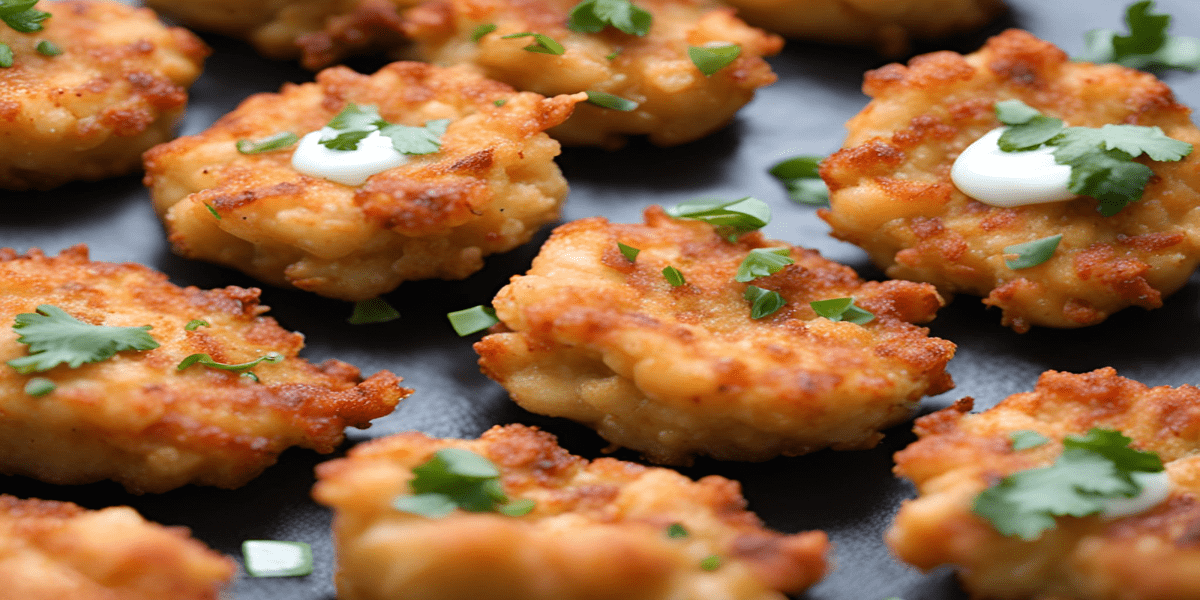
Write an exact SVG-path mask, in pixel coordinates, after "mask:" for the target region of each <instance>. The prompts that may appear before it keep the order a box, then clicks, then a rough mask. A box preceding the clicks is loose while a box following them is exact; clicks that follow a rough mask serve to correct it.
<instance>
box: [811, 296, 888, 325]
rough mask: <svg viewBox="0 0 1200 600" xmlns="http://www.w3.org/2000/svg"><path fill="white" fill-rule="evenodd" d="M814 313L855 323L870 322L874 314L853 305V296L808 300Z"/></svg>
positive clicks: (834, 319)
mask: <svg viewBox="0 0 1200 600" xmlns="http://www.w3.org/2000/svg"><path fill="white" fill-rule="evenodd" d="M808 305H809V306H811V307H812V309H813V310H814V311H816V313H817V314H818V315H820V316H822V317H825V318H826V319H829V320H830V321H846V322H847V323H854V324H855V325H863V324H865V323H870V322H871V321H872V320H873V319H875V315H873V314H871V312H870V311H867V310H863V309H861V308H859V307H857V306H855V305H854V298H852V297H851V298H830V299H828V300H817V301H814V302H809V303H808Z"/></svg>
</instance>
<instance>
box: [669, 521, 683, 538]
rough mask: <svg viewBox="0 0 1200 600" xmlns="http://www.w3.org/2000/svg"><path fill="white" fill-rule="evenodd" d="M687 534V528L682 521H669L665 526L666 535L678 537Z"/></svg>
mask: <svg viewBox="0 0 1200 600" xmlns="http://www.w3.org/2000/svg"><path fill="white" fill-rule="evenodd" d="M687 536H688V530H687V528H685V527H684V526H683V523H671V524H670V525H668V526H667V537H669V538H672V539H680V538H685V537H687Z"/></svg>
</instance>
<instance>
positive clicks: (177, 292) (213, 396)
mask: <svg viewBox="0 0 1200 600" xmlns="http://www.w3.org/2000/svg"><path fill="white" fill-rule="evenodd" d="M258 294H259V290H257V289H242V288H238V287H233V286H230V287H227V288H225V289H218V290H209V291H204V290H200V289H197V288H194V287H188V288H180V287H178V286H175V285H173V284H171V283H169V282H168V281H167V278H166V276H165V275H163V274H162V273H159V272H157V271H154V270H151V269H149V268H147V267H143V266H141V265H135V264H113V263H103V262H89V261H88V259H87V249H86V248H85V247H83V246H76V247H74V248H71V249H68V250H65V251H63V253H62V254H60V255H59V256H57V257H54V258H49V257H46V256H44V255H43V254H42V253H41V252H40V251H37V250H31V251H30V252H29V253H28V254H26V255H24V256H19V255H17V253H16V252H14V251H12V250H11V249H7V248H5V249H0V324H2V325H3V326H2V327H0V363H2V362H5V361H8V360H12V359H14V358H17V357H20V356H25V355H27V354H28V348H29V347H28V346H27V345H25V344H21V343H18V342H17V341H16V340H17V336H18V333H17V332H16V331H14V330H13V328H12V326H11V324H12V323H13V322H14V319H15V317H16V315H17V314H20V313H32V312H34V310H35V309H36V308H37V307H38V306H39V305H41V304H51V305H54V306H57V307H59V308H61V309H63V310H64V311H66V312H67V313H68V314H70V315H71V316H73V317H75V318H77V319H79V320H81V321H84V322H87V323H92V324H96V325H110V326H119V327H130V326H142V325H151V326H152V327H153V329H151V330H150V335H152V336H153V337H154V339H155V340H156V341H158V343H159V344H160V346H159V347H158V348H157V349H154V350H149V351H145V352H120V353H118V354H117V355H116V356H114V357H113V358H111V359H109V360H105V361H102V362H98V363H90V364H85V365H82V366H80V367H79V368H77V369H71V368H68V367H67V366H66V365H59V366H57V367H55V368H53V369H51V370H49V371H46V372H44V373H33V374H29V375H21V374H19V373H17V371H16V370H15V369H13V368H11V367H9V366H7V365H3V364H0V472H4V473H7V474H17V475H27V476H30V477H35V478H37V479H41V480H43V481H47V482H50V483H58V484H78V483H90V482H93V481H99V480H102V479H113V480H115V481H117V482H119V483H120V484H122V485H124V486H125V488H126V489H127V490H129V491H131V492H133V493H143V492H163V491H166V490H170V489H173V488H176V487H179V486H181V485H184V484H187V483H196V484H201V485H215V486H219V487H226V488H233V487H238V486H240V485H242V484H244V483H246V482H247V481H249V480H250V479H252V478H254V477H255V476H257V475H258V474H259V473H260V472H262V470H263V469H264V468H266V467H268V466H270V465H272V464H274V463H275V459H276V457H277V456H278V455H279V453H280V452H283V450H284V449H286V448H287V447H289V446H293V445H295V446H301V447H305V448H311V449H313V450H316V451H318V452H324V453H327V452H332V451H333V450H334V448H335V447H336V446H337V445H338V444H340V443H341V441H342V438H343V430H344V429H345V427H346V426H348V425H353V426H355V427H367V426H368V425H369V424H370V421H371V420H372V419H375V418H378V417H382V416H384V415H386V414H388V413H390V412H392V410H393V409H394V408H395V407H396V404H397V402H399V401H400V399H401V398H403V397H404V396H407V395H408V394H409V393H410V392H411V390H408V389H405V388H403V387H400V385H399V384H400V378H399V377H396V376H395V375H392V374H391V373H389V372H387V371H380V372H379V373H376V374H375V375H372V376H371V377H370V378H368V379H367V380H366V381H362V380H361V378H360V377H359V371H358V369H356V368H354V367H353V366H351V365H348V364H346V363H343V362H340V361H336V360H329V361H326V362H324V363H322V364H321V365H319V366H314V365H311V364H309V363H308V362H307V361H305V360H304V359H301V358H297V357H296V353H297V352H299V350H300V348H301V347H302V346H303V345H304V343H303V336H301V335H300V334H298V333H291V332H288V331H285V330H284V329H282V328H281V327H279V325H278V324H276V323H275V320H274V319H272V318H270V317H264V316H261V315H262V313H263V312H265V311H266V310H267V308H266V307H265V306H260V305H259V304H258ZM193 319H202V320H204V321H207V322H208V323H209V324H210V326H208V327H199V328H196V329H195V330H194V331H186V330H185V329H184V326H185V325H186V324H187V323H188V322H190V321H192V320H193ZM271 351H274V352H278V353H280V354H282V355H284V357H285V360H284V361H283V362H280V363H278V364H267V363H264V364H261V365H259V366H258V367H257V368H255V369H254V372H255V373H256V374H257V375H258V377H259V378H260V379H261V383H254V382H252V381H250V380H248V379H247V378H245V377H240V376H239V375H238V374H236V373H231V372H228V371H221V370H216V369H209V368H206V367H202V366H194V367H191V368H189V369H187V370H184V371H177V370H176V368H175V367H176V365H178V364H179V362H180V361H182V360H183V359H184V357H186V356H188V355H191V354H196V353H205V354H209V355H210V356H212V358H213V359H214V360H216V361H218V362H222V363H226V364H231V363H243V362H247V361H250V360H254V359H256V358H258V357H260V356H262V355H264V354H266V353H267V352H271ZM34 376H37V377H44V378H47V379H50V380H51V381H52V382H54V384H55V390H54V391H53V392H51V393H50V394H49V395H47V396H43V397H40V398H35V397H33V396H30V395H29V394H26V393H25V391H24V389H25V385H26V383H27V382H28V381H29V380H30V379H31V378H32V377H34Z"/></svg>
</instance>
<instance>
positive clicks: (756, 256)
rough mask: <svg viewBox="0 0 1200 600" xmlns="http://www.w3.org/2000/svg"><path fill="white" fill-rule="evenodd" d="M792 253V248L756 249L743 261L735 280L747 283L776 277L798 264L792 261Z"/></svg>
mask: <svg viewBox="0 0 1200 600" xmlns="http://www.w3.org/2000/svg"><path fill="white" fill-rule="evenodd" d="M791 253H792V251H791V249H790V248H755V249H753V250H751V251H750V253H749V254H747V255H746V258H744V259H742V264H740V265H738V270H737V275H735V276H734V277H733V280H734V281H738V282H741V283H746V282H747V281H753V280H755V279H758V278H759V277H766V276H768V275H774V274H776V273H778V272H779V271H781V270H782V269H783V268H784V267H786V266H788V265H790V264H792V263H794V262H796V261H794V260H792V257H791V256H790V255H791Z"/></svg>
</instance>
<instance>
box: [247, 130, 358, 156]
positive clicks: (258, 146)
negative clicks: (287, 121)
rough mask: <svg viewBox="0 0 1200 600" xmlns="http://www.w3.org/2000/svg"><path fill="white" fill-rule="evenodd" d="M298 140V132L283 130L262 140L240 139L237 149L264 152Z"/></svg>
mask: <svg viewBox="0 0 1200 600" xmlns="http://www.w3.org/2000/svg"><path fill="white" fill-rule="evenodd" d="M364 137H365V136H364ZM298 141H300V137H299V136H297V135H296V134H294V133H292V132H290V131H281V132H279V133H277V134H275V135H272V136H268V137H265V138H262V139H261V140H238V141H237V151H238V152H240V153H242V154H262V153H263V152H271V151H273V150H281V149H283V148H287V147H288V146H291V145H292V144H295V143H296V142H298Z"/></svg>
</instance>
